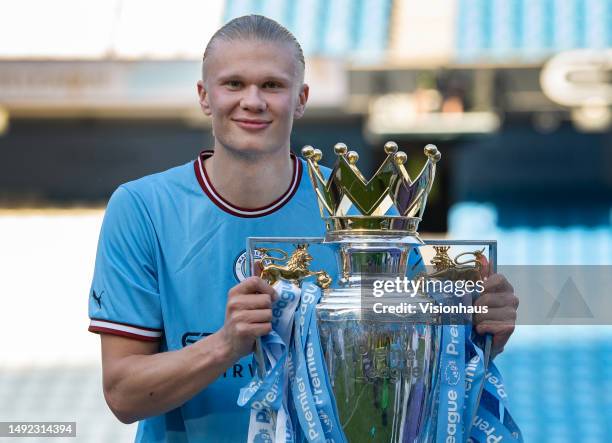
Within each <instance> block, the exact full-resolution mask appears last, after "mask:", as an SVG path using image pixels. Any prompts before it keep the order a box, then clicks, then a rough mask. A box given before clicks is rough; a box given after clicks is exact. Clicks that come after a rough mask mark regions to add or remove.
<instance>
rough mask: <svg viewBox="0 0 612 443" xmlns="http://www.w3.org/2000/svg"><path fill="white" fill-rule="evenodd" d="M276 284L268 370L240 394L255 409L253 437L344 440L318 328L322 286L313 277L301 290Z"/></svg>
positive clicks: (266, 341)
mask: <svg viewBox="0 0 612 443" xmlns="http://www.w3.org/2000/svg"><path fill="white" fill-rule="evenodd" d="M274 288H275V290H276V291H277V292H278V293H279V298H278V300H277V301H276V302H275V305H274V306H273V308H272V312H273V321H272V324H273V332H272V333H270V334H268V335H267V336H266V337H263V338H262V347H263V350H264V354H265V357H266V358H265V359H266V362H265V365H266V368H265V369H266V373H265V376H264V377H263V379H261V378H259V377H255V378H254V379H253V380H252V381H251V383H249V385H247V386H246V387H244V388H242V389H241V390H240V396H239V398H238V405H239V406H243V407H249V408H251V420H250V423H249V436H248V442H249V443H273V442H274V443H286V442H302V441H308V442H317V443H318V442H321V443H345V442H346V438H345V436H344V433H343V432H342V427H341V425H340V421H339V419H338V413H337V408H336V404H335V399H334V396H333V394H332V389H331V384H330V381H329V375H328V373H327V367H326V366H325V364H324V358H323V351H322V348H321V343H320V341H319V331H318V329H317V320H316V314H315V306H316V305H317V303H318V302H319V300H320V298H321V291H320V289H319V288H318V287H317V286H315V285H314V284H312V283H309V282H306V283H304V284H303V290H302V291H300V289H299V288H297V287H296V286H294V285H291V284H289V283H287V282H279V283H277V285H275V286H274ZM255 364H257V363H256V362H255ZM287 386H288V387H289V389H285V388H286V387H287ZM275 416H276V417H277V419H276V420H275V419H274V417H275Z"/></svg>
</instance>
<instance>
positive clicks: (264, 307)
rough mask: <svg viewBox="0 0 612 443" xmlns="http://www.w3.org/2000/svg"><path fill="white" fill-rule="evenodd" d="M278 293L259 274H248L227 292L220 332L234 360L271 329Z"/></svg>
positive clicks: (245, 352) (243, 354)
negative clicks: (247, 276) (250, 275)
mask: <svg viewBox="0 0 612 443" xmlns="http://www.w3.org/2000/svg"><path fill="white" fill-rule="evenodd" d="M275 297H276V295H275V292H274V289H273V288H272V286H270V285H269V284H268V283H266V282H265V281H264V280H262V279H261V278H259V277H249V278H247V279H246V280H244V281H242V282H241V283H239V284H237V285H236V286H234V287H233V288H232V289H230V291H229V292H228V294H227V308H226V310H225V323H224V325H223V328H221V330H220V331H219V332H220V336H221V337H223V340H224V341H225V343H226V344H227V346H228V348H229V352H230V354H231V356H232V357H233V358H234V359H235V360H238V359H240V358H241V357H243V356H245V355H247V354H249V353H250V352H252V351H253V346H254V344H255V339H256V338H257V337H260V336H262V335H266V334H268V333H269V332H270V331H272V323H271V321H272V303H273V302H274V299H275Z"/></svg>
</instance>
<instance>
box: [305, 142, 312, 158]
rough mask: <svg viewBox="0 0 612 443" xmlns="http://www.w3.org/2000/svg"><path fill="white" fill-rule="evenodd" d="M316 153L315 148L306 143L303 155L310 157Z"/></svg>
mask: <svg viewBox="0 0 612 443" xmlns="http://www.w3.org/2000/svg"><path fill="white" fill-rule="evenodd" d="M313 154H314V148H313V147H312V146H310V145H306V146H304V147H303V148H302V157H304V158H310V157H312V156H313Z"/></svg>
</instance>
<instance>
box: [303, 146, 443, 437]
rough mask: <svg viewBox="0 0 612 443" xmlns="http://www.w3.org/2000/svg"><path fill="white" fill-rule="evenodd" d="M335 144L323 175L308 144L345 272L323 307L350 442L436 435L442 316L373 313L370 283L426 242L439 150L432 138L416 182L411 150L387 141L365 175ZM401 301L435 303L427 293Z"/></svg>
mask: <svg viewBox="0 0 612 443" xmlns="http://www.w3.org/2000/svg"><path fill="white" fill-rule="evenodd" d="M335 152H336V154H337V161H336V164H335V166H334V169H333V170H332V172H331V174H330V177H329V179H328V180H325V179H324V177H323V176H322V174H321V171H320V169H319V167H318V160H319V159H320V156H321V154H320V152H318V151H317V150H314V149H312V148H309V147H306V148H304V149H303V150H302V154H303V156H304V157H305V158H306V159H307V162H308V166H309V173H310V177H311V180H312V183H313V186H314V188H315V191H316V193H317V196H318V198H319V205H320V209H321V214H322V216H323V217H324V219H325V222H326V228H327V232H326V236H325V243H327V244H329V245H330V246H332V247H333V248H334V250H335V253H336V258H337V262H338V270H339V272H338V275H339V276H340V278H339V281H338V282H337V284H336V285H334V288H333V289H327V290H325V292H324V296H323V299H322V301H321V303H320V304H319V305H318V307H317V314H318V326H319V332H320V335H321V343H322V346H323V348H324V354H325V357H326V364H327V369H328V372H329V376H330V379H331V383H332V386H333V390H334V395H335V398H336V404H337V407H338V413H339V416H340V421H341V423H342V427H343V430H344V433H345V435H346V437H347V439H348V440H349V441H351V442H356V441H376V442H422V441H428V440H429V439H430V438H432V437H433V427H432V426H431V422H430V420H429V418H430V417H431V416H432V414H431V408H432V404H433V396H434V386H435V379H436V369H437V366H438V365H437V358H438V353H439V333H438V328H437V327H436V325H437V324H439V322H440V319H439V317H438V315H434V314H416V315H415V314H412V315H405V316H401V315H400V316H397V315H391V316H381V315H374V312H373V310H372V305H373V303H374V299H373V296H372V294H371V291H368V290H367V288H371V287H372V282H373V281H376V280H389V279H393V278H395V277H400V278H401V279H403V278H404V276H406V270H407V269H406V268H407V262H408V254H409V253H410V251H411V249H412V248H413V247H415V246H417V245H420V244H422V241H421V240H420V238H419V236H418V233H417V227H418V223H419V221H420V220H421V216H422V214H423V212H424V210H425V204H426V201H427V196H428V194H429V191H430V189H431V186H432V184H433V180H434V176H435V168H436V162H437V161H438V160H439V159H440V153H439V152H438V150H437V148H436V147H435V146H433V145H428V146H427V147H426V148H425V155H426V156H427V163H426V164H425V166H424V167H423V169H422V171H421V173H420V174H419V176H418V177H417V178H416V179H415V180H412V179H411V178H410V176H409V175H408V173H407V171H406V169H405V168H404V163H405V162H406V154H405V153H403V152H398V150H397V145H396V144H395V143H393V142H389V143H387V144H386V145H385V152H386V154H387V158H386V159H385V161H384V162H383V164H382V165H381V166H380V168H379V169H378V171H377V172H376V173H375V174H374V176H373V177H372V178H371V179H370V180H369V181H366V180H365V179H364V177H363V175H362V174H361V172H360V171H359V170H358V169H357V167H356V162H357V160H358V158H359V157H358V155H357V153H355V152H347V148H346V146H345V145H343V144H337V145H336V146H335ZM355 210H356V211H357V214H356V215H352V214H354V212H355ZM390 210H391V211H390ZM389 212H391V213H394V214H397V215H386V214H389ZM387 300H388V298H387ZM402 301H403V302H405V303H408V304H414V305H418V304H424V303H428V302H433V300H431V299H430V298H429V297H428V296H427V295H426V294H417V295H416V296H415V297H410V298H407V297H402ZM415 312H417V313H418V312H419V311H418V309H415Z"/></svg>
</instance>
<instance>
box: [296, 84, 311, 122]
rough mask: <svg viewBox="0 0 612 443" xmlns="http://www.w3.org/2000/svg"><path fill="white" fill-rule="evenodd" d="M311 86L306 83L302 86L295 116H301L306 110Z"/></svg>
mask: <svg viewBox="0 0 612 443" xmlns="http://www.w3.org/2000/svg"><path fill="white" fill-rule="evenodd" d="M309 91H310V87H309V86H308V85H307V84H306V83H304V84H303V85H302V87H301V88H300V95H299V96H298V103H297V106H296V107H295V111H294V112H293V118H301V117H302V116H303V115H304V111H306V102H307V101H308V92H309Z"/></svg>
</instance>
